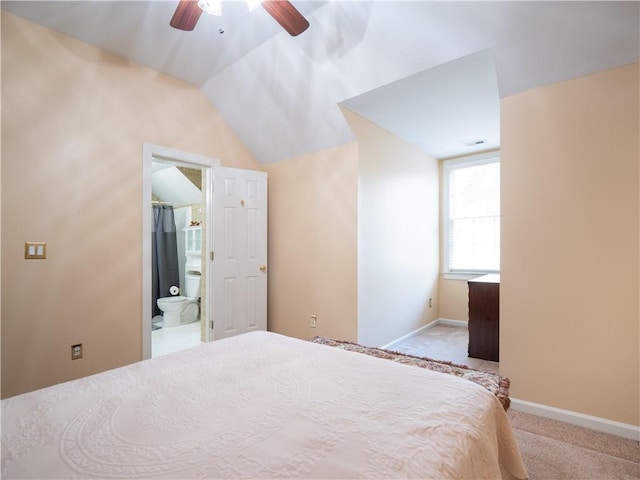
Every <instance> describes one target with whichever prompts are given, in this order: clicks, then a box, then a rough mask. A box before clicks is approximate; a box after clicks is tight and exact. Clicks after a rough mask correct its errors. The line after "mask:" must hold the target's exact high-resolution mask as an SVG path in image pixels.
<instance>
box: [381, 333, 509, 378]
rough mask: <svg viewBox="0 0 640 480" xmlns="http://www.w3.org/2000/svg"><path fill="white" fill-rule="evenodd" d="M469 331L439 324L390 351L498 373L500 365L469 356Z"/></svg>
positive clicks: (393, 347)
mask: <svg viewBox="0 0 640 480" xmlns="http://www.w3.org/2000/svg"><path fill="white" fill-rule="evenodd" d="M468 345H469V330H468V329H467V328H466V327H458V326H453V325H443V324H439V325H436V326H435V327H432V328H430V329H428V330H425V331H424V332H422V333H420V334H419V335H416V336H415V337H411V338H408V339H407V340H405V341H403V342H402V343H399V344H397V345H394V346H392V347H391V348H389V350H394V351H396V352H400V353H407V354H409V355H415V356H418V357H429V358H432V359H434V360H445V361H448V362H453V363H457V364H459V365H466V366H468V367H471V368H475V369H477V370H482V371H484V372H491V373H498V370H499V367H500V364H499V363H498V362H490V361H488V360H481V359H479V358H471V357H469V356H468V355H467V348H468Z"/></svg>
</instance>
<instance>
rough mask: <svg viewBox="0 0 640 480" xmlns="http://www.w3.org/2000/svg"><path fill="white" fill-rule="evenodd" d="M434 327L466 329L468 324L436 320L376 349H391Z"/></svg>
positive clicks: (461, 321)
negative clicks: (445, 326)
mask: <svg viewBox="0 0 640 480" xmlns="http://www.w3.org/2000/svg"><path fill="white" fill-rule="evenodd" d="M436 325H451V326H454V327H464V328H467V325H468V324H467V322H465V321H464V320H450V319H448V318H436V319H435V320H434V321H433V322H430V323H427V324H426V325H424V326H422V327H420V328H418V329H417V330H414V331H413V332H410V333H407V334H406V335H403V336H402V337H400V338H396V339H395V340H393V341H392V342H389V343H387V344H385V345H382V346H381V347H378V348H385V349H389V348H393V347H394V346H395V345H397V344H399V343H402V342H404V341H405V340H408V339H410V338H411V337H415V336H416V335H420V334H421V333H422V332H424V331H425V330H429V329H430V328H433V327H435V326H436Z"/></svg>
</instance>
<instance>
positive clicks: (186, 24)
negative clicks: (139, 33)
mask: <svg viewBox="0 0 640 480" xmlns="http://www.w3.org/2000/svg"><path fill="white" fill-rule="evenodd" d="M248 3H249V4H250V5H251V4H253V5H259V4H262V6H263V7H264V9H265V10H266V11H267V12H269V15H271V16H272V17H273V18H274V19H275V20H276V22H278V23H279V24H280V25H281V26H282V28H284V29H285V30H286V31H287V32H288V33H289V35H291V36H293V37H295V36H296V35H300V34H301V33H302V32H304V31H305V30H306V29H307V28H308V27H309V22H308V21H307V19H306V18H304V17H303V16H302V14H301V13H300V12H299V11H298V10H296V8H295V7H294V6H293V5H291V3H290V2H289V1H288V0H262V1H260V0H258V1H257V2H256V1H255V0H253V1H250V2H248ZM205 10H207V11H210V13H214V14H217V15H219V14H220V13H219V12H220V0H214V1H212V0H200V1H198V0H180V3H178V6H177V7H176V11H175V12H174V13H173V17H171V21H170V22H169V25H171V26H172V27H173V28H177V29H178V30H187V31H191V30H193V29H194V28H195V26H196V23H198V19H199V18H200V15H201V14H202V12H203V11H205Z"/></svg>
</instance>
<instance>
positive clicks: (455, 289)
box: [439, 277, 469, 322]
mask: <svg viewBox="0 0 640 480" xmlns="http://www.w3.org/2000/svg"><path fill="white" fill-rule="evenodd" d="M439 287H440V310H439V312H440V318H445V319H447V320H461V321H463V322H467V321H469V287H468V285H467V281H466V280H448V279H447V280H445V279H444V278H442V277H441V278H440V284H439Z"/></svg>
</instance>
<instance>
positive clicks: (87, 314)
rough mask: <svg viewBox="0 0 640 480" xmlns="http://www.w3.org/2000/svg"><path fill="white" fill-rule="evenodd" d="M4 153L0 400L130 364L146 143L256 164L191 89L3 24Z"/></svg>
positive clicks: (135, 345)
mask: <svg viewBox="0 0 640 480" xmlns="http://www.w3.org/2000/svg"><path fill="white" fill-rule="evenodd" d="M2 140H3V142H2V174H3V175H2V232H3V237H2V396H3V397H7V396H11V395H15V394H17V393H21V392H25V391H28V390H32V389H36V388H40V387H44V386H47V385H51V384H54V383H57V382H61V381H65V380H69V379H73V378H77V377H81V376H85V375H88V374H91V373H94V372H98V371H102V370H106V369H109V368H113V367H117V366H120V365H124V364H127V363H131V362H134V361H137V360H140V359H141V358H142V339H141V328H142V327H141V296H142V273H141V265H142V257H141V255H142V237H141V222H142V215H141V210H142V146H143V142H149V143H152V144H157V145H163V146H167V147H171V148H175V149H180V150H184V151H188V152H193V153H198V154H202V155H208V156H211V157H215V158H218V159H220V161H221V163H222V164H223V165H228V166H234V167H240V168H254V169H255V168H257V164H256V162H255V160H254V159H253V157H252V155H251V154H250V153H249V152H248V150H247V149H246V148H244V146H243V145H242V144H241V143H240V141H239V140H238V139H237V137H236V136H235V135H234V134H233V133H232V132H231V131H230V129H229V128H228V126H227V125H226V124H225V123H224V121H223V120H222V119H221V117H220V116H219V115H218V114H217V112H216V111H215V110H214V109H213V108H212V107H211V105H210V103H209V102H208V100H207V99H206V97H205V96H204V95H203V94H202V93H201V92H200V91H199V90H197V89H195V88H193V87H192V86H190V85H187V84H185V83H183V82H180V81H177V80H175V79H172V78H170V77H167V76H165V75H162V74H159V73H157V72H155V71H152V70H150V69H147V68H144V67H141V66H139V65H136V64H133V63H130V62H128V61H127V60H125V59H123V58H120V57H116V56H114V55H111V54H109V53H107V52H105V51H102V50H99V49H96V48H94V47H92V46H89V45H87V44H84V43H81V42H78V41H76V40H74V39H71V38H69V37H66V36H63V35H60V34H57V33H55V32H53V31H51V30H47V29H45V28H42V27H39V26H36V25H34V24H32V23H30V22H27V21H25V20H22V19H20V18H18V17H15V16H13V15H10V14H7V13H5V12H3V13H2ZM25 241H44V242H47V244H48V258H47V260H28V261H26V260H24V242H25ZM80 342H81V343H83V345H84V358H83V359H82V360H76V361H73V362H72V361H71V359H70V358H71V344H73V343H80Z"/></svg>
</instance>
